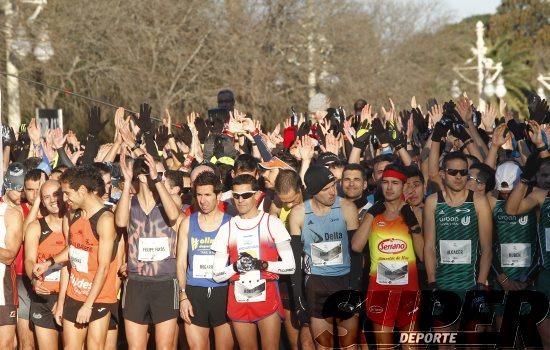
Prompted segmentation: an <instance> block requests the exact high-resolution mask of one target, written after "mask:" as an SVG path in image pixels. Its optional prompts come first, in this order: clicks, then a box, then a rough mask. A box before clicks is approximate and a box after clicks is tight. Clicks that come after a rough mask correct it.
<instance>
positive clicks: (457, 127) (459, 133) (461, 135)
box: [451, 124, 472, 142]
mask: <svg viewBox="0 0 550 350" xmlns="http://www.w3.org/2000/svg"><path fill="white" fill-rule="evenodd" d="M451 134H453V136H455V137H456V138H458V139H459V140H460V141H462V142H466V141H468V140H469V139H471V138H472V137H471V136H470V134H468V132H467V131H466V128H465V127H464V125H463V124H453V128H452V129H451Z"/></svg>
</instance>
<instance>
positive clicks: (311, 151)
mask: <svg viewBox="0 0 550 350" xmlns="http://www.w3.org/2000/svg"><path fill="white" fill-rule="evenodd" d="M298 155H299V156H300V158H301V159H302V160H304V159H309V160H311V159H313V156H314V155H315V147H314V146H313V140H312V139H311V137H309V136H307V135H306V136H304V137H302V138H301V140H300V141H299V143H298Z"/></svg>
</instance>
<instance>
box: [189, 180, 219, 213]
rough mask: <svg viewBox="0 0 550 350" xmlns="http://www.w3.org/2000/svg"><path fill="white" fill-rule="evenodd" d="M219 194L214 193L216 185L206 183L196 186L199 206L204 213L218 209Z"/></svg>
mask: <svg viewBox="0 0 550 350" xmlns="http://www.w3.org/2000/svg"><path fill="white" fill-rule="evenodd" d="M218 197H219V196H218V195H216V193H214V186H212V185H204V186H197V187H196V188H195V199H196V201H197V204H198V206H199V209H200V212H201V213H203V214H208V213H211V212H212V211H213V210H214V209H216V205H217V204H218V199H219V198H218Z"/></svg>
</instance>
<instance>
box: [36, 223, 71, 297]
mask: <svg viewBox="0 0 550 350" xmlns="http://www.w3.org/2000/svg"><path fill="white" fill-rule="evenodd" d="M38 222H39V223H40V239H39V241H38V250H37V254H36V262H39V263H41V262H44V261H46V260H48V259H49V258H51V257H54V256H56V255H57V254H59V253H61V251H62V250H63V249H65V236H64V235H63V232H54V231H52V230H51V228H50V227H49V226H48V223H47V222H46V219H45V218H42V219H39V220H38ZM61 268H62V266H61V265H60V264H55V265H53V266H50V268H49V269H48V270H47V271H46V272H45V273H44V284H43V285H44V287H45V288H47V289H48V290H49V291H50V292H52V293H59V278H60V274H61Z"/></svg>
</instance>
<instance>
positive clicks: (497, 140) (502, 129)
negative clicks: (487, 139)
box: [492, 124, 512, 147]
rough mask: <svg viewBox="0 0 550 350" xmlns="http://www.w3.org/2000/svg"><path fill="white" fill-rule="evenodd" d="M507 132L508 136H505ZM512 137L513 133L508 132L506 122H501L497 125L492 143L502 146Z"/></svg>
mask: <svg viewBox="0 0 550 350" xmlns="http://www.w3.org/2000/svg"><path fill="white" fill-rule="evenodd" d="M505 134H506V136H504V135H505ZM511 138H512V134H511V133H507V132H506V124H500V125H499V126H497V127H496V129H495V131H494V133H493V140H492V144H493V145H495V146H496V147H502V146H504V144H505V143H506V142H508V140H510V139H511Z"/></svg>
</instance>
